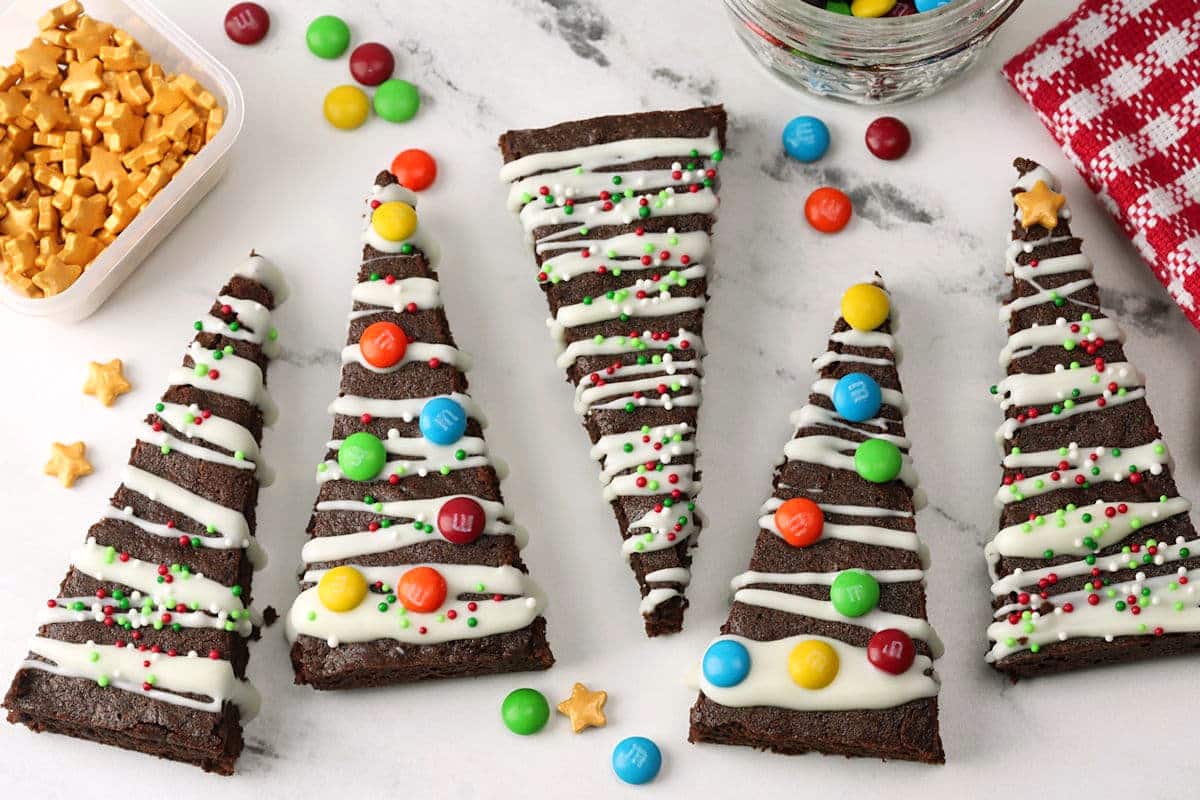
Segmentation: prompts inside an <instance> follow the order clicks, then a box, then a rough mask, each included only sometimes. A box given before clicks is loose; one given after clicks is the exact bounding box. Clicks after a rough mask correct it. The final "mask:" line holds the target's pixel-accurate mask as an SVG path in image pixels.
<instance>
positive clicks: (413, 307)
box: [404, 303, 417, 314]
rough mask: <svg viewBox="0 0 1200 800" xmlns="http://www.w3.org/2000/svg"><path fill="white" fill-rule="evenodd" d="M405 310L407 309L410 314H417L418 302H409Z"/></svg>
mask: <svg viewBox="0 0 1200 800" xmlns="http://www.w3.org/2000/svg"><path fill="white" fill-rule="evenodd" d="M404 310H405V311H407V312H408V313H409V314H415V313H417V304H416V303H409V304H408V305H406V306H405V307H404Z"/></svg>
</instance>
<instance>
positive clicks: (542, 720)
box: [500, 689, 550, 736]
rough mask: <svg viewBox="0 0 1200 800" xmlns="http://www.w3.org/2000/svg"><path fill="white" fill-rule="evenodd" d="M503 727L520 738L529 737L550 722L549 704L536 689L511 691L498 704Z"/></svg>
mask: <svg viewBox="0 0 1200 800" xmlns="http://www.w3.org/2000/svg"><path fill="white" fill-rule="evenodd" d="M500 719H502V720H504V727H506V728H508V729H509V730H510V731H512V732H513V733H515V734H518V735H520V736H529V735H531V734H534V733H537V732H538V731H540V730H541V729H542V728H544V727H546V723H547V722H549V721H550V703H549V701H547V700H546V695H544V694H542V693H541V692H539V691H538V690H537V689H513V690H512V691H511V692H509V693H508V696H507V697H505V698H504V702H503V703H501V704H500Z"/></svg>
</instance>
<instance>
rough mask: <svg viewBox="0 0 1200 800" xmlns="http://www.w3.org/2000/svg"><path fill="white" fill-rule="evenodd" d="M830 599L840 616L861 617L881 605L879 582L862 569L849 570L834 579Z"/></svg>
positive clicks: (830, 589) (830, 588)
mask: <svg viewBox="0 0 1200 800" xmlns="http://www.w3.org/2000/svg"><path fill="white" fill-rule="evenodd" d="M829 599H830V601H831V602H832V603H833V607H834V608H835V609H837V612H838V613H839V614H842V615H843V616H847V617H861V616H862V615H863V614H866V613H867V612H868V611H870V610H871V609H873V608H875V606H876V605H878V604H879V581H877V580H875V579H874V578H873V577H871V575H870V574H869V573H866V572H863V571H862V570H861V569H848V570H846V571H845V572H842V573H841V574H839V575H838V576H837V577H836V578H834V579H833V585H831V586H830V587H829Z"/></svg>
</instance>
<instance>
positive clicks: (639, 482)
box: [634, 475, 646, 489]
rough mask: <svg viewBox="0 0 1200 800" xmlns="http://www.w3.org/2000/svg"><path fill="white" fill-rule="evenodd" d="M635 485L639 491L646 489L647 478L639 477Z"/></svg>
mask: <svg viewBox="0 0 1200 800" xmlns="http://www.w3.org/2000/svg"><path fill="white" fill-rule="evenodd" d="M634 483H636V484H637V487H638V488H639V489H644V488H645V487H646V477H645V476H644V475H639V476H638V477H637V480H635V481H634Z"/></svg>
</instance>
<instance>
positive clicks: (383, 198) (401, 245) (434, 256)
mask: <svg viewBox="0 0 1200 800" xmlns="http://www.w3.org/2000/svg"><path fill="white" fill-rule="evenodd" d="M371 202H378V203H380V204H382V203H391V202H400V203H408V205H410V206H412V207H413V208H414V209H415V208H416V207H417V196H416V194H414V193H413V192H411V191H409V190H408V189H406V188H404V187H403V186H401V185H400V184H398V183H390V184H388V185H387V186H375V187H373V188H372V190H371ZM371 210H372V209H371V207H370V205H369V204H368V207H367V213H366V214H365V215H364V219H363V233H362V240H363V241H364V242H366V243H367V244H369V245H370V246H371V247H373V248H375V249H376V250H378V251H379V252H381V253H392V254H397V253H403V252H404V250H405V247H412V248H414V249H416V250H420V251H421V252H422V253H424V254H425V260H426V261H427V262H428V263H429V266H430V267H431V268H432V269H437V266H438V262H439V261H441V255H442V253H441V248H440V247H439V246H438V244H437V242H435V241H434V240H433V239H432V238H431V237H430V236H429V235H428V233H427V232H426V231H425V228H424V227H423V226H421V225H417V229H416V231H414V232H413V235H412V236H410V237H409V238H407V239H405V240H404V241H401V242H391V241H388V240H387V239H384V238H383V237H382V236H380V235H379V234H378V233H376V232H375V228H374V226H372V225H371ZM359 285H360V286H361V285H362V284H359Z"/></svg>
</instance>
